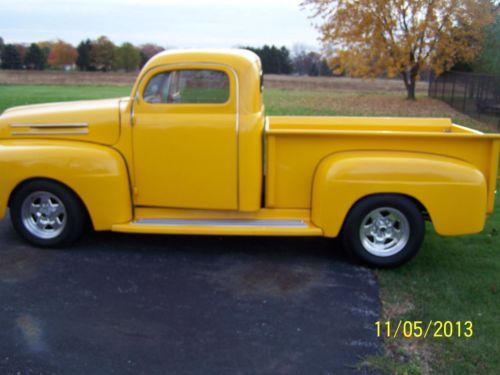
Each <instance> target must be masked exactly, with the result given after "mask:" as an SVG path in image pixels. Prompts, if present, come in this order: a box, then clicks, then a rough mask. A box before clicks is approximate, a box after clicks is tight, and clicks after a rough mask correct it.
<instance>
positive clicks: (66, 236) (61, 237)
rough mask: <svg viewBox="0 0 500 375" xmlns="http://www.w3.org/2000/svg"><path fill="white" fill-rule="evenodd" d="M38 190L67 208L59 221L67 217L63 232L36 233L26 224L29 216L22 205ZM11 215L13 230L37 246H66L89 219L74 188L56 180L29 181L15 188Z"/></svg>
mask: <svg viewBox="0 0 500 375" xmlns="http://www.w3.org/2000/svg"><path fill="white" fill-rule="evenodd" d="M37 193H49V194H50V195H51V196H52V197H55V198H56V199H58V200H59V201H60V203H62V205H63V208H64V210H65V212H64V214H61V216H60V221H62V220H64V225H63V226H61V229H60V233H57V234H56V233H53V234H49V236H53V237H52V238H43V237H41V236H38V235H36V234H35V233H34V230H33V229H30V224H29V223H27V221H29V219H27V220H23V204H24V203H25V201H26V202H27V200H28V199H30V200H31V198H32V197H33V194H35V195H36V194H37ZM56 202H57V201H56ZM10 217H11V221H12V225H13V227H14V229H15V230H16V231H17V233H18V234H19V235H20V236H21V237H23V238H24V239H25V240H26V241H28V242H29V243H31V244H33V245H35V246H37V247H43V248H47V247H62V246H67V245H70V244H72V243H73V242H75V241H76V240H77V239H78V238H80V236H81V235H82V233H83V230H84V228H85V224H86V221H87V212H86V210H85V207H84V206H83V204H82V202H81V201H80V199H79V198H78V197H77V196H76V195H75V193H73V192H72V191H71V190H69V189H68V188H66V187H65V186H63V185H61V184H59V183H57V182H54V181H51V180H42V179H40V180H32V181H29V182H26V183H24V184H23V185H21V186H20V187H18V188H17V189H16V190H15V191H14V193H13V195H12V198H11V201H10ZM32 217H35V216H32ZM31 225H32V226H35V225H34V224H31ZM35 230H36V229H35ZM45 231H50V229H48V230H45Z"/></svg>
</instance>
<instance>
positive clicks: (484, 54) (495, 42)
mask: <svg viewBox="0 0 500 375" xmlns="http://www.w3.org/2000/svg"><path fill="white" fill-rule="evenodd" d="M473 66H474V68H475V69H476V70H478V71H480V72H482V73H488V74H494V75H500V14H498V12H497V16H496V21H495V23H494V24H492V25H489V26H488V27H487V29H486V40H485V42H484V46H483V49H482V50H481V54H480V55H479V58H478V59H477V61H476V62H475V64H474V65H473Z"/></svg>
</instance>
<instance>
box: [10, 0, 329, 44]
mask: <svg viewBox="0 0 500 375" xmlns="http://www.w3.org/2000/svg"><path fill="white" fill-rule="evenodd" d="M299 4H300V0H249V1H238V0H15V1H12V0H0V37H3V39H4V41H5V42H6V43H14V42H15V43H19V42H21V43H27V42H32V41H43V40H54V39H57V38H60V39H63V40H66V41H68V42H70V43H73V44H75V45H76V44H78V43H79V42H80V41H81V40H82V39H86V38H91V39H94V38H97V37H99V36H101V35H106V36H108V37H109V38H110V39H111V40H112V41H113V42H115V43H117V44H120V43H123V42H125V41H129V42H132V43H134V44H142V43H147V42H152V43H157V44H160V45H162V46H164V47H179V48H196V47H207V48H209V47H235V46H238V45H252V46H260V45H263V44H266V43H267V44H277V45H286V46H288V47H292V46H293V45H294V44H297V43H298V44H304V45H307V46H310V47H313V48H315V49H318V48H319V42H318V40H317V38H318V32H317V30H316V29H315V28H314V27H313V26H312V22H313V21H312V20H311V19H309V18H308V17H309V16H310V14H311V12H310V10H309V11H308V10H303V9H301V8H300V6H299Z"/></svg>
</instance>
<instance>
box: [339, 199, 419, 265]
mask: <svg viewBox="0 0 500 375" xmlns="http://www.w3.org/2000/svg"><path fill="white" fill-rule="evenodd" d="M424 234H425V222H424V218H423V215H422V212H421V210H420V208H419V207H418V206H417V204H416V203H415V202H414V201H413V200H411V199H410V198H407V197H404V196H400V195H393V194H380V195H374V196H371V197H367V198H365V199H363V200H361V201H360V202H358V203H356V205H355V206H354V207H353V208H352V209H351V211H350V212H349V214H348V216H347V218H346V220H345V222H344V226H343V228H342V232H341V241H342V245H343V247H344V248H346V249H347V250H348V252H349V253H350V254H351V255H353V256H355V257H356V258H358V259H359V260H361V261H362V262H364V263H366V264H368V265H371V266H376V267H395V266H399V265H401V264H403V263H405V262H407V261H409V260H410V259H411V258H412V257H414V256H415V255H416V254H417V252H418V250H419V249H420V247H421V245H422V241H423V239H424Z"/></svg>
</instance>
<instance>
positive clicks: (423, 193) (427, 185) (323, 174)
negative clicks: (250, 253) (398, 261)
mask: <svg viewBox="0 0 500 375" xmlns="http://www.w3.org/2000/svg"><path fill="white" fill-rule="evenodd" d="M486 191H487V189H486V182H485V178H484V175H483V174H482V173H481V172H480V171H479V170H478V169H477V168H475V167H474V166H473V165H471V164H468V163H466V162H463V161H460V160H456V159H452V158H448V157H443V156H438V155H431V154H423V153H422V154H419V153H408V152H385V151H384V152H377V151H359V152H346V153H339V154H333V155H331V156H329V157H327V158H325V159H323V161H322V162H321V163H320V165H318V168H317V169H316V173H315V176H314V179H313V187H312V202H311V217H312V221H313V223H314V224H315V225H317V226H318V227H320V228H321V229H322V230H323V232H324V233H325V236H327V237H336V236H337V235H338V234H339V233H340V230H341V228H342V226H343V224H344V221H345V219H346V217H347V215H348V213H349V212H350V210H351V209H352V207H354V205H355V204H356V203H358V202H359V201H361V200H362V199H365V198H366V197H369V196H373V195H379V194H396V195H400V196H405V197H408V198H410V199H411V200H412V201H413V202H415V203H416V204H417V206H418V207H419V208H420V209H421V210H422V211H423V212H425V213H426V214H427V215H428V217H429V219H430V220H431V221H432V223H433V225H434V228H435V230H436V232H438V233H439V234H441V235H458V234H468V233H477V232H480V231H481V230H482V229H483V227H484V221H485V217H486V194H487V192H486Z"/></svg>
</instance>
